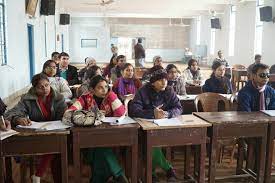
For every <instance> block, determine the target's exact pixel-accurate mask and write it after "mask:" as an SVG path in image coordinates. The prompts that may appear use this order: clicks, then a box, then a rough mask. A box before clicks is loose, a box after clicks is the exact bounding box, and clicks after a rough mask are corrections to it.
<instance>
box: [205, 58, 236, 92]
mask: <svg viewBox="0 0 275 183" xmlns="http://www.w3.org/2000/svg"><path fill="white" fill-rule="evenodd" d="M212 70H213V73H212V74H211V76H210V78H209V79H207V80H206V81H205V84H204V85H203V87H202V91H203V92H213V93H221V94H231V93H232V84H231V82H230V80H229V79H228V78H227V77H224V74H225V66H224V65H223V64H222V63H221V62H214V63H213V65H212Z"/></svg>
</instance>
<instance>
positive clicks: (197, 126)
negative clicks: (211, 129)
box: [139, 115, 210, 183]
mask: <svg viewBox="0 0 275 183" xmlns="http://www.w3.org/2000/svg"><path fill="white" fill-rule="evenodd" d="M179 118H180V119H181V120H183V121H186V122H185V123H183V125H182V126H174V127H160V126H157V125H156V124H154V123H152V122H147V121H141V122H139V124H140V125H141V127H142V130H143V133H144V144H145V150H146V157H145V160H146V161H145V163H146V166H145V168H146V180H145V182H146V183H151V182H152V147H171V146H184V145H200V158H199V159H200V160H199V164H200V165H199V167H200V168H199V176H198V182H200V183H202V182H204V179H205V178H204V176H205V171H204V169H205V168H204V167H205V155H206V146H205V144H206V129H207V127H208V126H210V124H209V123H207V122H205V121H203V120H201V119H199V118H197V117H195V116H193V115H182V116H180V117H179Z"/></svg>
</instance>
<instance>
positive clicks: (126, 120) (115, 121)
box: [102, 116, 137, 125]
mask: <svg viewBox="0 0 275 183" xmlns="http://www.w3.org/2000/svg"><path fill="white" fill-rule="evenodd" d="M102 122H103V123H110V124H111V125H126V124H132V123H137V122H136V121H135V120H133V119H132V118H130V117H129V116H121V117H105V119H104V120H102Z"/></svg>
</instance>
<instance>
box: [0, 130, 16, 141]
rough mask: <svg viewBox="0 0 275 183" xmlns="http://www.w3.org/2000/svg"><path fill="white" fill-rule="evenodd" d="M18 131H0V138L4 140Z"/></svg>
mask: <svg viewBox="0 0 275 183" xmlns="http://www.w3.org/2000/svg"><path fill="white" fill-rule="evenodd" d="M18 133H19V132H17V131H15V130H8V131H0V140H4V139H6V138H8V137H11V136H13V135H15V134H18Z"/></svg>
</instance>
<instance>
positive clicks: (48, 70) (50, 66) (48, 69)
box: [42, 60, 56, 77]
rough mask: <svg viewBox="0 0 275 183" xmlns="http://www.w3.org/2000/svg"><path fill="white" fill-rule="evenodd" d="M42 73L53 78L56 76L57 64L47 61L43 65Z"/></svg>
mask: <svg viewBox="0 0 275 183" xmlns="http://www.w3.org/2000/svg"><path fill="white" fill-rule="evenodd" d="M42 73H44V74H46V75H47V76H48V77H53V76H55V74H56V63H55V61H53V60H47V61H46V62H45V63H44V65H43V70H42Z"/></svg>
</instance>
